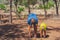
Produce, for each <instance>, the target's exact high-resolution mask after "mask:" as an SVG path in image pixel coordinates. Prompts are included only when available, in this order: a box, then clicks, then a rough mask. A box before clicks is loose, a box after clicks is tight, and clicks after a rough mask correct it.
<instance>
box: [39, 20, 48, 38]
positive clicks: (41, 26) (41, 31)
mask: <svg viewBox="0 0 60 40" xmlns="http://www.w3.org/2000/svg"><path fill="white" fill-rule="evenodd" d="M46 27H47V26H46V24H45V23H44V20H42V23H41V24H40V37H42V36H43V35H44V38H45V37H46Z"/></svg>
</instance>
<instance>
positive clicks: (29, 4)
mask: <svg viewBox="0 0 60 40" xmlns="http://www.w3.org/2000/svg"><path fill="white" fill-rule="evenodd" d="M29 5H30V1H29V0H28V12H29V14H30V13H31V11H30V6H29Z"/></svg>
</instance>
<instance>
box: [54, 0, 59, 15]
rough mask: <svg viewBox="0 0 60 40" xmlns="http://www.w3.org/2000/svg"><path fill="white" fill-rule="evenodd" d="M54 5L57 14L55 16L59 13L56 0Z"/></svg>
mask: <svg viewBox="0 0 60 40" xmlns="http://www.w3.org/2000/svg"><path fill="white" fill-rule="evenodd" d="M55 6H56V14H57V16H58V15H59V13H58V5H57V0H55Z"/></svg>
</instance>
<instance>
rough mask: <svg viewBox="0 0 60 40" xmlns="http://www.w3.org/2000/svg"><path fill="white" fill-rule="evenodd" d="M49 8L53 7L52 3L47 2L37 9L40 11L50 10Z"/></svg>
mask: <svg viewBox="0 0 60 40" xmlns="http://www.w3.org/2000/svg"><path fill="white" fill-rule="evenodd" d="M51 7H54V2H53V1H48V4H45V5H40V6H39V8H40V9H44V8H45V9H50V8H51Z"/></svg>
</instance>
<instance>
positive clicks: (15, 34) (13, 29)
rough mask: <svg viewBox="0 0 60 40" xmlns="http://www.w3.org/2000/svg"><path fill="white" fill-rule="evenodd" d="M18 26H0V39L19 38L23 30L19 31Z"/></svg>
mask: <svg viewBox="0 0 60 40" xmlns="http://www.w3.org/2000/svg"><path fill="white" fill-rule="evenodd" d="M18 26H20V24H13V25H11V24H6V25H0V39H3V40H5V39H6V40H10V39H13V40H15V38H19V37H20V36H23V35H21V34H22V32H23V30H20V27H21V26H20V27H18Z"/></svg>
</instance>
